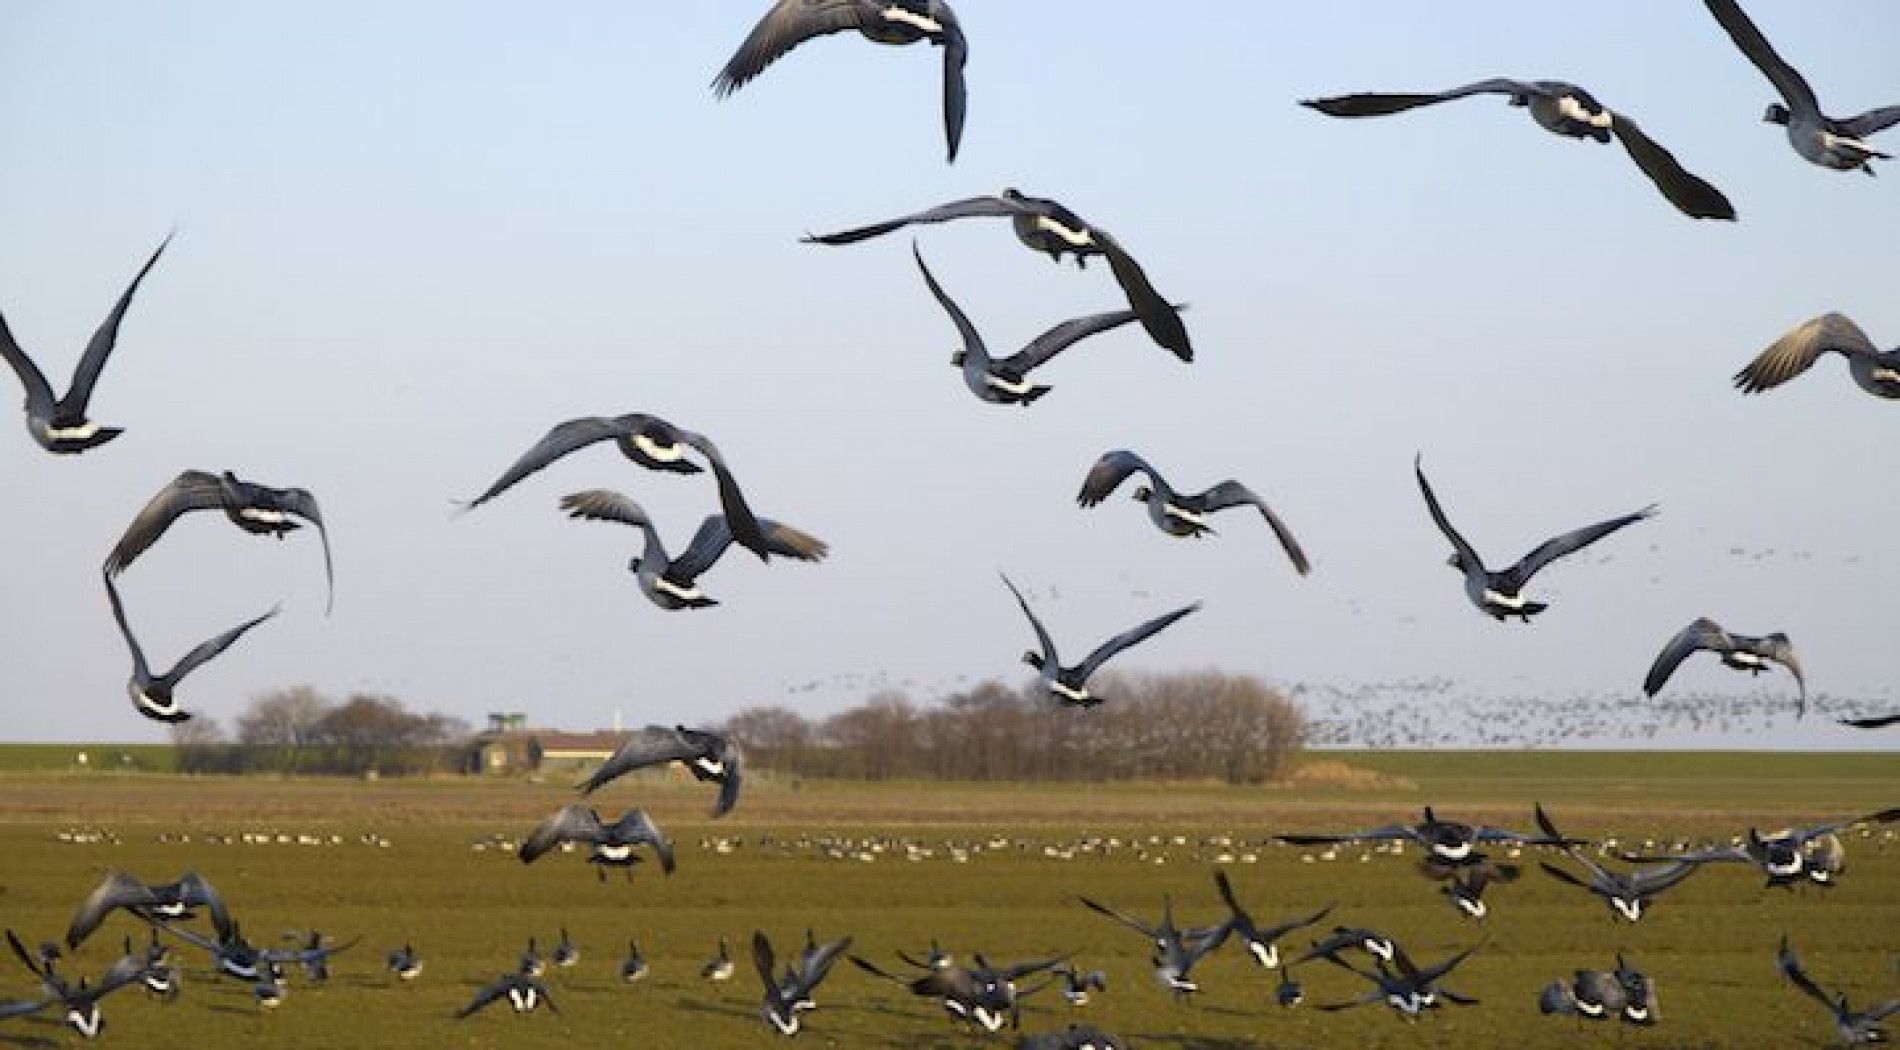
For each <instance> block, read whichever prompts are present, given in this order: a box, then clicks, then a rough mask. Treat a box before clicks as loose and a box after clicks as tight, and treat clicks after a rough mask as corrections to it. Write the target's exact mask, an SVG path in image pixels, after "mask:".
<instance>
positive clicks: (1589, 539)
mask: <svg viewBox="0 0 1900 1050" xmlns="http://www.w3.org/2000/svg"><path fill="white" fill-rule="evenodd" d="M1655 515H1656V506H1655V504H1653V503H1652V504H1650V505H1649V506H1647V507H1644V508H1643V509H1642V510H1639V511H1637V512H1636V513H1634V514H1625V515H1622V516H1621V517H1616V518H1611V519H1610V520H1608V521H1599V522H1597V523H1596V524H1595V525H1588V526H1585V527H1584V528H1581V529H1578V530H1576V531H1575V532H1567V533H1565V534H1563V535H1562V536H1558V537H1557V538H1555V539H1551V540H1546V541H1545V542H1544V543H1543V544H1542V545H1541V546H1539V547H1538V548H1537V549H1536V550H1534V551H1531V552H1530V553H1529V554H1526V555H1524V558H1523V560H1521V561H1519V562H1518V563H1517V564H1516V565H1513V566H1511V567H1510V568H1508V569H1506V570H1504V573H1503V575H1504V577H1505V580H1504V582H1505V585H1506V586H1507V587H1509V588H1510V589H1512V590H1516V589H1518V588H1520V587H1522V586H1524V584H1526V583H1528V582H1529V581H1530V578H1531V577H1532V576H1535V575H1537V573H1538V571H1539V570H1541V569H1542V568H1543V567H1544V566H1546V565H1549V564H1550V563H1551V562H1553V561H1556V560H1557V559H1558V558H1561V557H1564V556H1565V555H1567V554H1575V553H1576V552H1577V551H1580V550H1582V549H1583V548H1585V547H1588V546H1589V545H1591V544H1592V543H1595V542H1596V541H1598V540H1600V539H1602V538H1603V537H1605V536H1608V535H1609V534H1610V533H1612V532H1615V531H1616V530H1618V529H1620V528H1623V527H1624V526H1626V525H1634V524H1635V523H1637V522H1639V521H1642V520H1644V519H1645V518H1651V517H1654V516H1655Z"/></svg>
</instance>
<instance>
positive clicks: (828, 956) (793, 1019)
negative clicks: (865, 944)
mask: <svg viewBox="0 0 1900 1050" xmlns="http://www.w3.org/2000/svg"><path fill="white" fill-rule="evenodd" d="M808 936H809V935H808ZM850 947H851V938H849V937H846V938H844V939H843V940H837V941H828V942H826V943H825V944H823V945H817V944H814V945H812V946H811V947H810V948H808V949H807V950H806V951H804V952H803V953H801V954H800V955H799V957H798V960H797V962H795V963H794V962H791V961H789V960H788V961H787V962H786V965H785V972H784V973H783V974H782V975H781V974H779V973H776V972H774V969H775V963H774V960H773V955H772V942H771V941H770V940H769V939H767V938H766V936H765V931H763V930H754V931H752V965H753V967H754V968H756V969H757V970H758V973H759V980H760V981H761V982H762V983H763V984H764V986H765V1004H764V1005H763V1006H762V1007H760V1009H759V1015H760V1016H761V1017H763V1018H765V1021H766V1023H767V1024H770V1025H771V1026H772V1027H773V1028H775V1029H777V1030H778V1032H779V1034H780V1035H797V1034H798V1029H799V1026H800V1022H799V1017H798V1015H799V1014H800V1013H802V1012H804V1011H806V1010H809V1009H811V1008H812V1007H813V1006H814V1005H815V1004H814V1003H813V1002H812V998H811V996H812V993H813V992H814V991H815V990H816V989H817V988H818V985H819V984H820V983H821V982H823V981H824V979H825V976H826V975H827V974H829V973H831V968H832V966H833V965H835V964H836V963H837V961H838V957H839V956H841V955H843V954H844V953H845V952H846V951H847V950H849V949H850Z"/></svg>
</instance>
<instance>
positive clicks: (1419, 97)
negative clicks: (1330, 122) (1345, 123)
mask: <svg viewBox="0 0 1900 1050" xmlns="http://www.w3.org/2000/svg"><path fill="white" fill-rule="evenodd" d="M1547 94H1549V92H1547V91H1545V90H1544V89H1542V88H1540V87H1538V86H1537V85H1536V84H1529V83H1525V82H1524V81H1521V80H1510V79H1507V78H1504V77H1493V78H1492V79H1490V80H1480V81H1478V82H1476V83H1473V84H1466V85H1465V86H1463V87H1455V88H1452V89H1451V90H1450V91H1440V92H1438V93H1437V94H1430V95H1428V94H1382V93H1378V92H1361V93H1359V94H1356V95H1335V96H1333V97H1332V98H1309V99H1302V100H1301V101H1300V105H1302V106H1305V107H1306V108H1308V109H1316V110H1319V111H1320V112H1321V113H1324V114H1326V115H1327V116H1329V117H1384V116H1389V115H1391V114H1393V113H1403V112H1405V111H1406V110H1408V109H1417V108H1418V107H1419V106H1433V105H1437V104H1438V103H1440V102H1450V101H1453V100H1454V99H1461V98H1468V97H1470V96H1472V95H1511V96H1525V95H1547Z"/></svg>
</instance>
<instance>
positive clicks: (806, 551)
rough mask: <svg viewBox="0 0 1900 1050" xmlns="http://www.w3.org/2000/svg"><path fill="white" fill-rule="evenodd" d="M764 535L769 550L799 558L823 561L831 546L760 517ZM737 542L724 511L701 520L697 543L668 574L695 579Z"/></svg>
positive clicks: (692, 545) (766, 547) (678, 560)
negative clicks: (734, 541)
mask: <svg viewBox="0 0 1900 1050" xmlns="http://www.w3.org/2000/svg"><path fill="white" fill-rule="evenodd" d="M758 527H759V532H760V534H761V535H763V536H764V537H765V544H764V546H765V549H766V550H768V551H771V552H772V553H773V554H782V555H784V556H785V557H787V558H797V559H798V560H799V561H823V560H824V557H825V554H826V552H827V551H829V550H830V549H831V548H830V547H829V546H827V545H826V543H825V541H823V540H821V539H819V538H818V537H816V536H813V535H811V534H810V533H808V532H803V531H801V530H799V529H795V528H793V527H791V526H790V525H784V524H780V523H779V522H776V521H770V520H767V519H765V518H760V519H758ZM732 541H733V535H732V526H731V525H730V524H729V519H727V517H726V516H725V515H723V514H714V515H712V516H711V517H708V518H707V519H706V520H705V521H702V522H700V523H699V531H698V532H695V533H693V542H692V543H690V544H688V545H687V547H686V550H684V551H682V552H681V553H680V556H679V557H677V558H675V559H673V564H672V566H671V568H669V569H668V570H667V571H668V574H669V575H672V576H677V577H681V578H683V579H687V580H691V579H695V578H697V577H698V576H699V574H700V573H703V572H705V571H706V570H707V569H710V568H712V567H713V564H714V563H715V562H717V561H718V560H719V556H720V555H722V554H724V553H726V548H727V547H729V546H731V544H732Z"/></svg>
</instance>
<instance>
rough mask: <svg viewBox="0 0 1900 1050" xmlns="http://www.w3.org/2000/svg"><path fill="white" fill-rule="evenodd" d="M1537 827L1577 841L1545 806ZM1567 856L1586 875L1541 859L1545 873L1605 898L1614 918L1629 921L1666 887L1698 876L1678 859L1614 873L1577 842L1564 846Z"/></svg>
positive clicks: (1637, 918)
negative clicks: (1581, 848) (1576, 874)
mask: <svg viewBox="0 0 1900 1050" xmlns="http://www.w3.org/2000/svg"><path fill="white" fill-rule="evenodd" d="M1537 826H1538V827H1539V829H1541V830H1542V831H1543V832H1544V834H1545V835H1546V836H1548V837H1549V838H1551V839H1554V840H1558V841H1562V842H1566V843H1574V842H1576V841H1577V840H1574V839H1565V838H1564V837H1563V835H1562V834H1561V833H1560V832H1558V830H1557V825H1556V824H1555V823H1554V822H1553V821H1552V820H1551V819H1550V816H1549V815H1548V814H1546V813H1544V812H1543V811H1542V810H1541V809H1540V810H1539V811H1538V814H1537ZM1563 851H1564V853H1565V855H1567V856H1568V857H1569V858H1570V859H1571V860H1573V861H1576V862H1577V863H1578V864H1579V865H1580V866H1582V868H1583V870H1584V875H1585V878H1581V879H1580V878H1578V877H1577V876H1575V875H1572V874H1571V873H1570V872H1568V871H1565V870H1564V869H1562V868H1559V867H1557V866H1555V865H1553V864H1551V863H1550V862H1548V861H1539V862H1538V863H1539V864H1540V865H1541V866H1542V867H1543V869H1544V874H1546V875H1549V876H1550V877H1551V878H1553V879H1556V880H1557V881H1559V882H1564V883H1568V884H1570V885H1572V886H1575V887H1577V888H1578V889H1582V890H1585V891H1588V892H1589V893H1591V894H1594V895H1595V896H1597V897H1600V898H1602V900H1603V903H1604V904H1605V905H1607V906H1608V907H1609V909H1610V917H1611V918H1612V919H1618V918H1620V919H1623V920H1625V921H1627V922H1640V921H1642V918H1643V911H1644V909H1646V908H1648V907H1649V905H1650V904H1651V903H1652V902H1653V901H1654V900H1655V898H1656V896H1657V895H1658V894H1660V893H1662V892H1663V891H1664V890H1666V889H1669V888H1670V887H1672V886H1674V885H1676V884H1677V883H1680V882H1681V881H1682V880H1684V879H1686V878H1688V877H1689V876H1691V875H1694V874H1695V873H1696V870H1697V866H1696V865H1694V864H1688V863H1684V862H1681V861H1676V862H1673V863H1670V864H1668V865H1665V866H1663V867H1654V868H1638V869H1636V870H1634V871H1630V872H1628V873H1620V872H1614V871H1611V870H1610V869H1608V868H1606V867H1604V866H1603V865H1601V864H1598V863H1597V862H1596V861H1594V860H1592V859H1591V858H1590V856H1589V854H1587V853H1584V852H1583V851H1582V850H1579V849H1577V847H1576V846H1575V845H1566V846H1564V847H1563Z"/></svg>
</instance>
